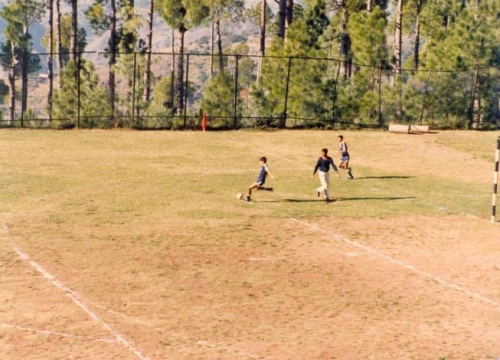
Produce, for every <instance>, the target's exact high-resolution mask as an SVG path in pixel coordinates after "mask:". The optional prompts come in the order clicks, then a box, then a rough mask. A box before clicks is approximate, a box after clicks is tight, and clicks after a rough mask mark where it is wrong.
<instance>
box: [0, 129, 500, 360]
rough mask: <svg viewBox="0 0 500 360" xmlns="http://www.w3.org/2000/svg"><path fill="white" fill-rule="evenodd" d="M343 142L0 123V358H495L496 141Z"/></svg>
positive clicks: (327, 137)
mask: <svg viewBox="0 0 500 360" xmlns="http://www.w3.org/2000/svg"><path fill="white" fill-rule="evenodd" d="M341 133H342V134H343V135H344V136H345V140H346V142H347V144H348V145H349V150H350V153H351V165H352V168H353V174H354V177H355V179H354V180H353V181H348V180H347V179H346V174H345V173H342V178H341V179H337V178H336V177H335V176H332V177H331V180H330V185H331V189H330V193H331V197H332V198H333V200H334V201H332V202H329V203H326V202H325V201H322V200H318V198H317V197H316V194H315V188H316V187H318V186H319V181H318V179H317V177H316V179H314V180H312V179H311V175H312V171H313V167H314V165H315V162H316V160H317V158H318V157H319V156H320V150H321V148H323V147H327V148H329V149H330V155H331V156H333V157H334V159H335V161H336V163H338V155H337V154H336V152H335V150H336V149H337V138H336V136H337V135H338V134H339V133H337V132H332V131H269V132H258V131H235V132H206V133H202V132H168V131H165V132H136V131H98V130H95V131H94V130H93V131H83V130H82V131H19V130H2V131H0V266H1V273H0V274H1V275H0V276H1V287H0V304H1V306H0V359H1V360H10V359H16V360H17V359H155V360H156V359H436V360H437V359H498V358H500V342H499V339H500V325H499V324H500V263H499V261H498V259H499V257H500V228H499V224H500V223H499V222H497V223H495V224H492V223H491V222H490V212H491V192H492V187H493V186H492V174H493V170H494V155H495V148H496V139H497V137H498V135H499V133H498V132H465V131H464V132H446V131H445V132H438V133H433V134H425V135H402V134H390V133H387V132H372V131H366V132H353V131H344V132H341ZM261 156H266V157H267V159H268V165H269V168H270V170H271V172H272V173H273V175H274V176H275V179H272V180H268V186H272V187H274V189H275V190H274V191H273V192H267V191H256V192H254V195H253V197H252V201H251V202H250V203H247V202H245V201H238V200H236V198H235V195H236V193H237V192H246V188H247V187H248V186H249V185H250V184H251V183H253V182H254V181H255V178H256V177H257V175H258V172H259V162H258V160H259V157H261ZM497 220H500V219H497Z"/></svg>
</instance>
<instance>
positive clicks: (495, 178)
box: [491, 136, 500, 224]
mask: <svg viewBox="0 0 500 360" xmlns="http://www.w3.org/2000/svg"><path fill="white" fill-rule="evenodd" d="M499 158H500V136H499V137H498V139H497V150H496V152H495V173H494V174H493V197H492V201H491V203H492V209H491V222H492V223H493V224H494V223H495V215H496V205H497V192H498V162H499Z"/></svg>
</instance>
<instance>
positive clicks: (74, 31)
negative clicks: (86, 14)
mask: <svg viewBox="0 0 500 360" xmlns="http://www.w3.org/2000/svg"><path fill="white" fill-rule="evenodd" d="M77 48H78V0H71V45H70V50H69V51H70V53H71V59H72V60H74V61H76V58H77V56H76V52H77Z"/></svg>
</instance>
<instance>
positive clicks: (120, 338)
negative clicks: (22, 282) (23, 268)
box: [12, 244, 148, 360]
mask: <svg viewBox="0 0 500 360" xmlns="http://www.w3.org/2000/svg"><path fill="white" fill-rule="evenodd" d="M12 247H13V248H14V251H15V252H16V253H17V254H18V255H19V256H20V257H21V259H23V260H24V261H25V262H27V263H28V264H30V265H31V267H33V268H34V269H35V270H37V271H38V272H39V273H40V274H42V275H43V277H45V278H46V279H47V280H49V281H50V282H51V283H52V285H54V286H55V287H57V288H58V289H59V290H61V291H62V292H63V293H65V294H66V295H67V296H68V297H69V298H70V299H71V300H73V302H74V303H75V304H76V305H77V306H79V307H80V308H81V309H82V310H83V311H85V312H86V313H87V314H88V315H89V316H90V317H91V318H92V319H94V320H95V321H97V322H98V323H99V324H101V326H102V327H104V328H105V329H106V330H108V331H109V332H110V333H111V334H112V335H113V336H114V337H115V338H116V341H117V342H119V343H121V344H122V345H124V346H125V347H126V348H127V349H129V350H130V351H132V352H133V353H134V354H135V355H136V356H137V357H138V358H139V359H143V360H147V359H148V358H147V357H146V356H144V355H143V354H142V353H141V352H140V351H139V350H138V349H136V348H135V347H134V346H132V345H131V344H130V343H129V342H128V341H127V340H125V338H124V337H123V336H122V335H121V334H120V333H119V332H117V331H116V330H114V329H113V328H112V327H111V326H110V325H109V324H107V323H106V322H105V321H104V320H102V319H101V318H100V317H99V316H98V315H97V314H96V313H94V312H93V311H92V310H90V309H89V308H88V306H87V305H85V303H84V302H83V301H81V300H79V299H78V296H77V295H76V294H75V292H74V291H73V290H71V289H70V288H68V287H67V286H66V285H64V284H63V283H61V282H60V281H59V280H57V279H56V278H55V277H54V276H53V275H51V274H50V273H49V272H48V271H46V270H45V269H44V268H43V267H41V266H40V264H38V263H37V262H36V261H34V260H32V259H31V258H30V257H29V256H28V255H27V254H25V253H23V252H22V251H21V250H19V249H18V248H17V247H16V246H15V245H14V244H12Z"/></svg>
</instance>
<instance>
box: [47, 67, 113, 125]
mask: <svg viewBox="0 0 500 360" xmlns="http://www.w3.org/2000/svg"><path fill="white" fill-rule="evenodd" d="M78 79H79V81H78ZM61 83H62V87H61V89H60V90H56V91H55V92H54V97H53V107H52V118H53V122H52V123H53V126H54V127H56V128H61V127H66V126H69V125H72V126H75V125H77V121H78V109H79V110H80V126H81V127H88V128H94V127H109V126H110V121H109V116H110V114H111V105H110V103H109V101H108V95H107V90H106V87H104V86H102V85H101V84H100V82H99V78H98V76H97V74H96V73H95V68H94V65H93V64H92V63H91V62H88V61H85V60H82V61H81V69H80V71H78V67H77V64H76V62H75V61H73V60H71V61H69V63H68V66H67V67H66V68H65V69H64V70H63V72H62V74H61ZM78 83H79V84H78ZM78 90H79V91H80V94H78ZM79 95H80V96H79ZM78 99H79V100H78ZM79 105H80V106H79Z"/></svg>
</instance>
